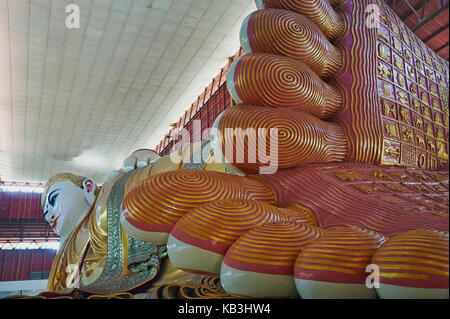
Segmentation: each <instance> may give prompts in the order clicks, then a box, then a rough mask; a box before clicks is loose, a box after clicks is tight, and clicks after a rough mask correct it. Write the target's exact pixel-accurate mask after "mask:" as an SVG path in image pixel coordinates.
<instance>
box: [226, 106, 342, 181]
mask: <svg viewBox="0 0 450 319" xmlns="http://www.w3.org/2000/svg"><path fill="white" fill-rule="evenodd" d="M234 128H238V129H234ZM273 129H277V134H275V131H274V130H273ZM218 131H219V132H220V134H221V136H222V140H221V141H220V144H221V145H222V152H223V154H224V155H225V157H226V159H227V160H228V161H229V162H232V163H233V165H235V166H236V167H238V168H239V169H241V170H242V171H244V172H247V173H257V172H258V169H259V167H262V166H267V165H269V163H270V164H273V161H274V156H276V158H277V159H276V160H277V161H278V162H277V166H278V168H281V169H282V168H288V167H295V166H299V165H306V164H308V163H328V162H340V161H342V160H343V159H344V158H345V156H346V152H347V143H346V139H345V135H344V133H343V131H342V130H341V128H340V127H339V126H338V125H336V124H333V123H327V122H323V121H320V120H318V119H317V118H315V117H314V116H312V115H309V114H307V113H303V112H295V111H289V110H278V109H274V108H269V107H261V106H249V105H236V106H234V107H232V108H229V109H228V110H227V111H226V112H225V113H223V115H222V117H221V119H220V122H219V125H218ZM245 136H247V139H244V137H245ZM273 139H277V142H276V143H274V140H273ZM255 153H256V154H255ZM233 154H234V155H235V156H234V158H233Z"/></svg>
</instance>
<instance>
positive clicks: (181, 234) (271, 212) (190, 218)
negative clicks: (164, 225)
mask: <svg viewBox="0 0 450 319" xmlns="http://www.w3.org/2000/svg"><path fill="white" fill-rule="evenodd" d="M282 221H287V217H286V216H285V215H284V214H283V213H281V212H280V210H279V209H278V208H276V207H274V206H272V205H268V204H266V203H263V202H259V201H253V200H244V199H227V200H221V201H215V202H212V203H208V204H205V205H202V206H200V207H197V208H195V209H193V210H191V211H190V212H189V213H188V214H186V215H185V216H183V217H182V218H181V219H180V220H179V221H178V223H177V224H176V225H175V227H174V228H173V229H172V231H171V233H170V234H171V235H172V236H174V237H175V238H176V239H178V240H180V241H182V242H184V243H187V244H190V245H193V246H196V247H200V248H203V249H207V250H209V251H213V252H215V253H218V254H222V255H224V254H225V252H226V250H227V249H228V247H229V246H230V245H231V244H232V243H233V242H234V241H235V240H237V239H238V238H239V237H240V236H241V235H242V234H243V233H245V232H246V231H247V230H249V229H251V228H254V227H257V226H261V225H263V224H266V223H269V222H282Z"/></svg>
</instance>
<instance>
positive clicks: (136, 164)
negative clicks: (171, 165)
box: [107, 149, 161, 181]
mask: <svg viewBox="0 0 450 319" xmlns="http://www.w3.org/2000/svg"><path fill="white" fill-rule="evenodd" d="M159 158H161V156H159V154H158V153H156V152H155V151H152V150H149V149H138V150H136V151H134V152H133V153H131V155H130V156H128V157H127V158H126V159H125V160H124V161H123V162H122V165H121V166H120V169H118V170H113V171H110V172H109V173H108V176H107V180H108V181H110V180H113V179H114V178H115V177H116V176H118V175H119V174H120V172H125V173H127V172H131V171H132V170H134V169H137V168H142V167H145V166H147V165H148V164H150V163H152V162H154V161H156V160H158V159H159Z"/></svg>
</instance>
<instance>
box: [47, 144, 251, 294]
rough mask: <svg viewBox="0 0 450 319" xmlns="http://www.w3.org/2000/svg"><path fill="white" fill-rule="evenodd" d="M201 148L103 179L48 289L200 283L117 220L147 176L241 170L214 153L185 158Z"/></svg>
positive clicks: (161, 248) (114, 289) (98, 290)
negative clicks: (202, 158)
mask: <svg viewBox="0 0 450 319" xmlns="http://www.w3.org/2000/svg"><path fill="white" fill-rule="evenodd" d="M205 145H206V144H205V143H202V146H205ZM199 146H200V144H194V145H189V147H190V148H191V149H190V150H191V152H192V153H188V152H186V150H188V147H185V148H183V151H182V152H181V153H179V154H180V158H181V161H180V163H175V162H173V161H172V160H171V158H170V156H169V155H167V156H165V157H162V158H161V159H159V160H158V161H156V162H154V163H152V164H150V165H148V166H147V167H145V168H141V169H136V170H134V171H132V172H130V173H123V172H121V173H120V174H119V175H118V176H116V177H115V178H114V179H113V180H111V181H107V182H105V184H104V185H103V186H102V188H101V190H100V192H99V194H98V195H97V197H96V200H95V203H94V204H93V205H92V207H91V209H90V211H89V212H88V213H87V215H86V216H85V217H84V219H83V220H82V221H81V223H80V224H79V225H78V226H77V227H76V228H75V229H74V230H73V231H72V233H71V234H70V235H69V236H68V237H67V239H66V240H65V241H64V243H63V245H62V246H61V248H60V250H59V251H58V254H57V255H56V257H55V259H54V261H53V265H52V269H51V272H50V276H49V279H48V284H47V289H46V290H47V291H49V292H56V293H62V294H68V293H71V292H72V291H73V290H74V289H76V288H79V289H80V290H81V291H85V292H88V293H91V294H114V293H118V292H124V291H130V290H132V289H135V288H137V287H140V286H142V285H144V284H145V285H147V284H149V285H150V287H153V288H155V287H160V286H162V285H179V284H180V285H182V284H186V285H189V284H194V283H197V284H198V282H199V281H200V282H201V281H204V280H202V279H201V278H200V279H199V275H198V274H197V275H196V274H193V273H190V272H186V271H183V270H181V269H178V268H176V267H175V266H173V265H172V263H171V262H170V260H169V258H167V250H166V245H157V244H154V243H145V242H141V241H138V240H136V239H134V238H132V237H130V236H129V235H128V234H127V233H126V232H125V231H124V229H123V228H122V226H121V224H120V215H121V202H122V200H123V198H124V196H125V195H126V194H127V193H128V192H129V191H130V190H131V189H133V188H134V186H136V185H137V184H138V183H139V182H141V181H142V180H144V179H146V178H148V177H149V176H153V175H156V174H159V173H162V172H166V171H172V170H178V169H182V168H197V169H205V170H214V171H221V172H229V173H233V174H239V175H242V174H243V173H242V172H240V171H237V170H234V171H230V169H231V170H232V168H230V167H225V166H224V165H222V164H216V163H214V161H213V155H211V157H210V158H209V159H208V160H207V161H203V162H201V163H198V164H195V163H192V159H193V156H194V155H192V156H190V158H189V155H186V154H193V153H194V151H201V149H202V147H201V146H200V147H199ZM188 159H190V161H189V160H188ZM200 277H201V276H200ZM151 289H152V288H151ZM222 292H223V291H222Z"/></svg>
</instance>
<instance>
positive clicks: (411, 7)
mask: <svg viewBox="0 0 450 319" xmlns="http://www.w3.org/2000/svg"><path fill="white" fill-rule="evenodd" d="M386 2H387V4H388V5H389V6H390V7H391V8H393V9H394V11H395V13H396V14H397V15H398V16H399V17H400V19H402V21H403V22H404V23H405V24H406V25H407V26H408V27H409V28H410V29H411V30H412V31H413V32H414V34H415V35H417V37H418V38H419V39H420V40H422V41H423V42H424V43H425V44H426V45H428V46H429V47H430V48H431V49H432V50H433V51H434V52H436V53H437V54H438V55H439V56H440V57H442V58H444V59H446V60H448V58H449V47H448V41H449V29H448V20H449V17H448V11H449V9H448V0H386Z"/></svg>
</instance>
